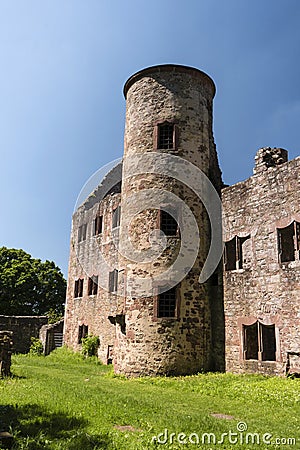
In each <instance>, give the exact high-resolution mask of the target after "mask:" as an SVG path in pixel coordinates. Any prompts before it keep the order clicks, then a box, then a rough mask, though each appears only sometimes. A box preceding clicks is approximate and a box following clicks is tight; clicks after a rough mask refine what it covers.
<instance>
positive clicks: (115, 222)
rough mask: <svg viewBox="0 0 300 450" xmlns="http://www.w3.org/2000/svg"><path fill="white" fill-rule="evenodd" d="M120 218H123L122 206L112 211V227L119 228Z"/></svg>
mask: <svg viewBox="0 0 300 450" xmlns="http://www.w3.org/2000/svg"><path fill="white" fill-rule="evenodd" d="M120 219H121V206H118V207H117V208H116V209H114V210H113V213H112V228H117V227H119V226H120Z"/></svg>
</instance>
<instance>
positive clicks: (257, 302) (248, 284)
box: [222, 148, 300, 374]
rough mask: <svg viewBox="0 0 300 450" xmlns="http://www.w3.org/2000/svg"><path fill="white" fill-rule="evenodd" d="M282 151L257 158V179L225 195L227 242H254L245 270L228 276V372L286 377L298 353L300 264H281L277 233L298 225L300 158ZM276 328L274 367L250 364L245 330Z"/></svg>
mask: <svg viewBox="0 0 300 450" xmlns="http://www.w3.org/2000/svg"><path fill="white" fill-rule="evenodd" d="M286 161H287V152H286V151H284V150H282V149H270V148H265V149H261V150H259V152H258V154H257V156H256V167H255V170H254V175H253V176H252V177H250V178H249V179H247V180H246V181H243V182H240V183H237V184H235V185H233V186H230V187H227V188H225V189H223V191H222V203H223V214H224V219H223V225H224V239H225V241H229V240H230V239H232V238H233V237H234V236H235V235H237V236H240V237H246V236H247V235H250V239H248V240H247V241H245V244H246V245H245V248H243V268H241V269H237V270H230V271H225V272H224V308H225V328H226V348H225V351H226V368H227V370H228V371H233V372H244V371H246V372H262V373H270V374H284V373H285V367H286V362H287V352H299V351H300V314H299V297H300V261H299V252H296V260H295V261H291V262H282V263H281V262H280V261H279V249H278V234H277V228H283V227H286V226H288V225H289V224H290V223H291V222H293V221H297V222H299V221H300V194H299V193H300V158H299V157H298V158H296V159H294V160H292V161H290V162H286ZM257 320H258V321H260V322H261V323H263V324H266V325H272V324H275V333H276V361H261V360H259V359H258V360H254V359H253V360H246V359H245V354H244V350H245V349H244V346H245V343H244V338H243V325H250V324H252V323H254V322H255V321H257Z"/></svg>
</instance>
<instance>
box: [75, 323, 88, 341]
mask: <svg viewBox="0 0 300 450" xmlns="http://www.w3.org/2000/svg"><path fill="white" fill-rule="evenodd" d="M88 333H89V327H88V325H79V328H78V344H81V342H82V339H83V338H85V337H86V336H87V335H88Z"/></svg>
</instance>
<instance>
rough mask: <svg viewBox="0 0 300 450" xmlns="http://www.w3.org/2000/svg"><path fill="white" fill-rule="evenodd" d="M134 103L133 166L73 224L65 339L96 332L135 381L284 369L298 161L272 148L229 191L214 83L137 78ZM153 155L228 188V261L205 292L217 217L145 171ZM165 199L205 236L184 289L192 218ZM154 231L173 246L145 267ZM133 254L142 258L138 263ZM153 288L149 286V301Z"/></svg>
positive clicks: (295, 292)
mask: <svg viewBox="0 0 300 450" xmlns="http://www.w3.org/2000/svg"><path fill="white" fill-rule="evenodd" d="M124 94H125V98H126V102H127V104H126V125H125V139H124V158H123V163H120V164H119V165H117V166H115V168H114V169H113V170H112V171H110V172H109V173H108V174H107V176H106V177H105V178H104V179H103V180H102V182H101V183H100V184H99V186H98V188H97V189H96V190H95V191H94V192H93V193H92V195H90V196H89V197H88V198H87V199H86V200H85V201H84V203H83V204H82V205H81V206H80V207H79V208H78V209H77V210H76V212H75V213H74V215H73V222H72V232H71V247H70V260H69V276H68V288H67V302H66V313H65V326H64V343H65V344H67V345H69V346H70V347H72V348H74V349H76V350H79V349H80V348H81V340H82V338H83V337H84V336H85V335H87V334H94V335H97V336H99V340H100V345H99V349H98V356H99V358H100V359H101V360H102V361H103V362H104V363H106V364H109V363H113V364H114V369H115V371H116V372H117V373H124V374H126V375H128V376H138V375H158V374H166V375H170V374H190V373H197V372H199V371H201V370H224V369H225V359H226V368H227V370H230V371H235V372H242V371H251V372H257V371H260V372H263V373H274V374H282V373H284V371H285V370H286V366H287V361H289V364H290V365H291V364H294V359H295V360H296V359H297V356H295V355H296V354H297V352H299V348H300V338H299V320H300V315H299V312H298V309H297V304H299V300H298V299H299V289H300V283H299V281H300V280H299V276H300V275H299V250H300V249H299V234H300V232H299V226H300V225H299V222H300V215H299V213H300V211H299V170H300V169H299V164H300V159H296V160H294V161H291V162H287V152H286V151H285V150H283V149H270V148H265V149H261V150H260V151H259V152H258V154H257V157H256V167H255V172H254V175H253V177H251V178H250V179H249V180H246V181H244V182H242V183H237V184H236V185H234V186H231V187H226V188H224V189H222V187H223V185H222V180H221V172H220V169H219V165H218V159H217V153H216V149H215V144H214V138H213V131H212V103H213V97H214V94H215V86H214V83H213V81H212V80H211V79H210V78H209V77H208V76H207V75H206V74H205V73H203V72H201V71H200V70H197V69H194V68H190V67H185V66H177V65H163V66H155V67H150V68H148V69H144V70H142V71H140V72H138V73H136V74H135V75H133V76H132V77H130V78H129V80H128V81H127V82H126V84H125V87H124ZM153 152H154V153H156V154H157V155H162V156H163V155H174V156H176V157H179V158H181V159H182V160H184V161H188V162H190V163H192V164H193V165H194V166H196V167H197V168H199V169H200V170H201V171H202V172H203V173H204V174H205V175H206V176H207V177H208V179H209V180H210V181H211V183H212V185H213V186H214V188H215V190H216V192H217V194H218V195H219V196H221V191H222V202H223V231H224V241H225V258H224V261H221V262H220V264H219V265H218V266H217V267H216V268H215V270H214V272H213V273H212V274H211V276H210V278H209V279H208V280H206V281H205V282H204V283H199V275H200V273H201V270H202V268H203V266H204V263H205V261H206V259H207V256H208V252H209V249H210V245H211V235H212V228H211V226H210V221H209V218H208V215H207V211H206V208H205V207H204V204H203V203H202V201H201V199H200V198H199V196H197V195H196V193H195V192H193V190H192V189H190V188H189V187H188V186H186V185H184V183H182V182H181V181H178V179H176V177H171V176H162V175H161V172H160V170H161V169H162V167H161V166H159V165H158V166H157V167H155V168H154V169H153V170H149V167H148V169H147V167H146V166H143V165H142V167H139V161H144V160H143V159H139V158H142V157H144V156H145V155H146V156H147V154H148V155H150V154H153ZM161 161H164V159H163V158H161ZM161 164H163V163H161ZM138 169H139V170H138ZM143 169H145V170H144V171H143ZM164 169H165V170H168V168H164ZM186 175H188V173H186ZM187 179H188V176H187ZM199 183H200V179H199ZM297 188H298V189H297ZM145 192H147V193H148V194H147V195H148V196H147V195H146V196H144V197H142V196H141V193H145ZM166 192H168V193H171V194H172V195H173V196H174V198H175V197H176V198H178V199H180V200H181V201H182V202H184V204H185V205H187V206H188V208H190V210H191V211H192V213H193V216H194V220H196V223H197V225H198V228H199V242H200V244H199V249H198V250H197V251H196V257H195V261H194V263H193V265H192V267H191V268H189V269H190V270H187V273H186V276H184V277H183V278H182V279H180V281H179V282H177V283H176V284H175V283H174V280H173V278H174V273H173V274H171V275H170V273H169V272H168V267H170V266H172V264H173V263H174V261H175V260H176V258H179V257H180V256H181V255H182V252H183V250H184V249H182V247H181V246H180V245H181V241H182V237H183V235H182V232H183V231H186V229H187V230H189V224H187V225H186V224H185V225H186V226H185V229H184V230H181V229H180V230H178V226H179V225H180V222H181V215H182V214H183V213H182V212H181V209H180V206H177V205H176V207H175V206H174V205H175V203H174V204H172V202H170V196H169V195H167V194H166ZM152 197H153V198H155V204H154V205H152V207H149V204H148V200H149V198H150V199H151V198H152ZM142 198H144V201H143V200H142ZM219 228H220V229H221V219H220V227H219ZM157 229H159V230H161V231H163V233H164V234H165V239H166V246H165V248H164V250H163V251H162V252H161V254H160V255H159V257H158V258H156V259H155V260H148V259H147V258H144V259H140V258H139V255H146V254H148V253H147V252H148V251H149V248H150V247H151V236H152V235H153V233H154V232H155V230H157ZM191 229H192V228H191ZM124 242H125V246H124V245H123V244H124ZM292 242H293V244H292ZM121 243H123V244H121ZM197 244H198V241H197ZM278 245H280V250H278ZM126 246H127V247H128V248H129V247H130V246H132V248H134V249H135V250H134V251H135V252H136V253H137V255H138V256H137V257H136V258H134V257H130V256H128V253H127V250H128V248H127V247H126ZM292 247H293V248H292ZM134 254H135V253H134ZM291 255H292V256H291ZM289 258H293V259H292V260H291V261H289V260H288V259H289ZM165 273H167V274H168V275H166V276H165V278H163V277H162V276H161V277H160V275H161V274H165ZM158 278H159V279H160V281H159V282H157V279H158ZM175 278H176V277H175ZM143 280H144V281H145V280H147V283H148V284H149V282H150V285H151V289H152V290H151V292H150V293H149V292H148V291H147V295H144V296H141V295H140V292H141V286H142V284H143ZM149 280H150V281H149ZM223 280H224V289H223ZM151 283H152V284H151ZM297 302H298V303H297ZM298 316H299V317H298ZM291 320H292V321H291ZM225 334H226V339H225ZM225 341H226V342H225ZM288 354H289V356H287V355H288ZM291 361H292V363H291ZM295 364H296V365H297V363H295Z"/></svg>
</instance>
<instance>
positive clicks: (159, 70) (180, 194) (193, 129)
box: [114, 64, 221, 376]
mask: <svg viewBox="0 0 300 450" xmlns="http://www.w3.org/2000/svg"><path fill="white" fill-rule="evenodd" d="M214 94H215V85H214V83H213V81H212V80H211V78H210V77H209V76H208V75H206V74H205V73H204V72H202V71H200V70H198V69H195V68H191V67H185V66H179V65H173V64H172V65H171V64H167V65H160V66H154V67H150V68H147V69H144V70H141V71H139V72H137V73H136V74H134V75H133V76H131V77H130V78H129V79H128V81H127V82H126V83H125V87H124V95H125V98H126V102H127V103H126V127H125V139H124V163H123V176H122V201H121V224H120V230H119V236H118V239H119V241H118V242H119V255H120V265H119V270H120V271H121V272H123V274H124V280H125V283H124V284H125V289H124V293H123V295H124V306H123V317H122V323H123V326H122V330H121V327H119V328H118V327H117V338H116V346H115V359H114V365H115V370H116V372H118V373H125V374H127V375H130V376H136V375H157V374H167V375H169V374H172V375H173V374H190V373H196V372H198V371H200V370H211V369H212V368H215V366H216V365H218V364H217V363H216V362H215V361H214V359H215V358H214V350H213V347H214V340H215V341H217V340H218V339H217V338H218V336H216V335H215V334H214V333H215V331H214V328H215V327H214V323H216V322H217V320H215V317H214V318H213V319H212V316H214V315H215V311H216V310H218V308H219V306H220V305H219V304H218V302H219V301H220V302H221V295H219V294H220V292H219V291H218V289H217V290H214V288H213V289H212V284H214V285H216V284H218V282H216V280H217V279H218V272H217V271H216V272H215V273H214V274H213V277H214V278H213V279H214V280H215V281H214V282H213V283H212V282H211V279H209V280H208V281H206V282H204V283H199V275H200V273H201V270H202V268H203V265H204V263H205V260H206V258H207V255H208V251H209V247H210V239H211V226H210V221H209V218H208V215H207V211H206V208H205V207H204V204H203V202H202V201H201V198H199V195H197V194H196V193H195V192H194V189H193V185H194V184H195V170H196V173H197V171H198V172H199V173H204V174H205V175H206V177H208V178H209V179H210V181H211V183H212V185H213V186H214V187H215V189H216V191H217V192H219V191H220V188H221V173H220V169H219V165H218V161H217V154H216V149H215V144H214V139H213V131H212V104H213V97H214ZM185 163H186V164H187V165H186V164H185ZM195 166H196V167H195ZM194 169H195V170H194ZM199 169H200V170H199ZM200 171H201V172H200ZM189 177H190V178H189ZM189 180H190V182H189ZM197 183H198V184H199V183H203V180H202V179H201V177H200V176H199V180H198V182H197ZM197 183H196V184H197ZM195 226H196V228H197V230H195ZM178 261H179V262H178ZM120 266H121V267H120ZM219 278H221V277H219ZM212 293H213V294H212ZM212 295H213V297H214V298H213V299H212ZM218 299H219V300H218ZM216 304H217V306H216ZM213 305H215V306H213ZM215 308H217V309H215ZM216 328H217V326H216Z"/></svg>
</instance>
